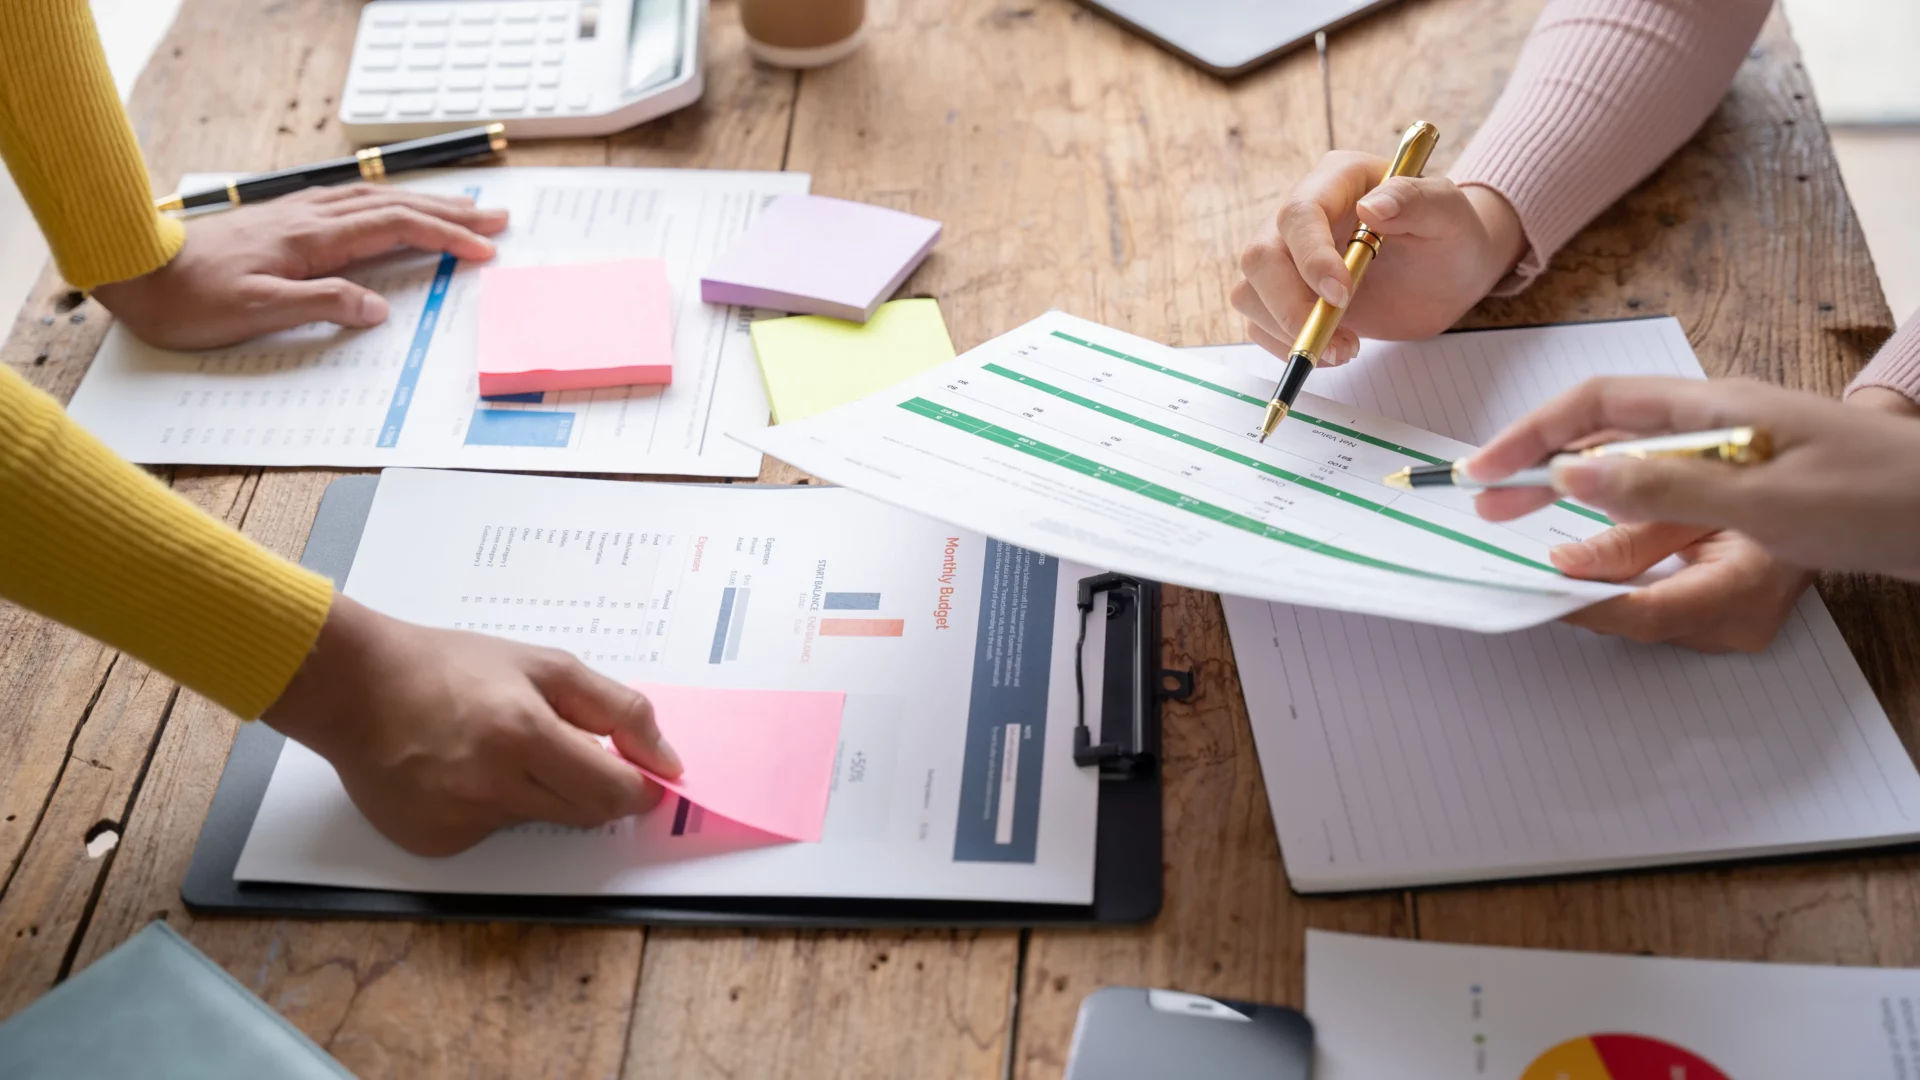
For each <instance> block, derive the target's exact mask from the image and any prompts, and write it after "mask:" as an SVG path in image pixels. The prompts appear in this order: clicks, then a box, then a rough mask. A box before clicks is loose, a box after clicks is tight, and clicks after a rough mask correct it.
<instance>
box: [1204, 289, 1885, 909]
mask: <svg viewBox="0 0 1920 1080" xmlns="http://www.w3.org/2000/svg"><path fill="white" fill-rule="evenodd" d="M1206 351H1207V352H1208V353H1210V354H1212V358H1213V359H1215V360H1219V361H1225V362H1229V363H1234V364H1236V365H1241V366H1245V367H1248V368H1251V369H1255V370H1260V371H1262V372H1263V373H1264V372H1265V371H1267V369H1268V368H1269V367H1271V368H1272V369H1273V370H1274V371H1275V372H1277V370H1278V366H1277V365H1278V361H1275V360H1273V358H1271V357H1270V356H1268V355H1267V354H1266V353H1264V352H1261V351H1260V350H1258V349H1255V348H1253V347H1251V346H1244V347H1228V348H1223V349H1208V350H1206ZM1608 374H1663V375H1679V376H1689V377H1693V378H1699V377H1701V376H1702V372H1701V369H1700V365H1699V361H1698V360H1697V359H1695V357H1694V355H1693V352H1692V349H1691V348H1689V347H1688V345H1687V341H1686V337H1685V335H1684V334H1683V333H1682V332H1681V330H1680V327H1679V324H1678V323H1677V322H1675V321H1674V320H1672V319H1645V320H1634V321H1628V322H1610V323H1586V324H1576V325H1569V326H1556V327H1541V328H1530V329H1521V330H1491V331H1477V332H1469V333H1457V334H1446V335H1443V336H1441V337H1440V338H1437V339H1434V340H1431V341H1425V342H1407V343H1387V342H1373V341H1369V342H1366V343H1365V346H1364V347H1363V350H1362V355H1361V358H1360V359H1359V360H1357V361H1355V362H1354V363H1353V364H1350V365H1348V366H1346V367H1344V368H1338V369H1330V370H1328V371H1323V372H1317V373H1316V374H1315V375H1314V376H1313V382H1312V388H1313V391H1314V392H1315V393H1317V394H1322V395H1325V396H1328V397H1333V398H1336V399H1338V400H1341V401H1345V402H1348V403H1351V404H1353V405H1356V406H1359V407H1361V408H1366V409H1371V410H1373V411H1376V412H1379V413H1383V414H1385V415H1387V416H1391V417H1394V418H1397V419H1400V420H1404V421H1406V422H1407V423H1410V424H1416V425H1418V426H1420V427H1424V428H1428V429H1430V430H1432V431H1436V432H1439V433H1441V434H1444V435H1450V436H1452V437H1453V438H1456V439H1460V440H1462V441H1466V442H1473V443H1481V442H1485V441H1486V440H1487V439H1488V438H1490V437H1491V436H1492V435H1493V434H1494V433H1495V432H1497V431H1498V430H1499V429H1500V428H1501V427H1503V426H1505V425H1506V424H1507V423H1509V422H1511V421H1512V420H1514V419H1516V418H1518V417H1519V416H1520V415H1522V414H1524V413H1525V412H1526V411H1527V410H1528V409H1530V408H1532V407H1533V406H1534V405H1536V404H1538V403H1540V402H1543V401H1545V400H1546V399H1547V398H1549V397H1551V396H1552V395H1553V394H1556V393H1558V392H1560V391H1561V390H1564V389H1567V388H1569V387H1572V386H1574V385H1576V384H1578V383H1579V382H1580V381H1581V380H1583V379H1586V378H1589V377H1592V376H1595V375H1608ZM1225 606H1226V616H1227V626H1228V630H1229V633H1230V634H1231V636H1232V639H1233V650H1234V658H1235V660H1236V662H1237V664H1238V666H1239V670H1240V678H1241V682H1242V685H1243V687H1244V689H1245V692H1246V698H1247V707H1248V712H1249V715H1250V717H1251V719H1252V723H1253V733H1254V740H1255V743H1256V745H1257V747H1258V750H1259V754H1260V767H1261V771H1262V773H1263V775H1264V777H1265V779H1266V786H1267V797H1268V800H1269V802H1270V804H1271V806H1272V809H1273V817H1274V824H1275V828H1276V831H1277V832H1278V833H1279V836H1280V845H1281V849H1282V853H1283V855H1284V857H1285V861H1286V866H1287V873H1288V876H1289V878H1290V879H1291V880H1292V882H1293V885H1294V887H1295V888H1297V889H1299V890H1300V891H1302V892H1323V891H1340V890H1348V889H1365V888H1383V887H1393V886H1404V885H1417V884H1436V883H1443V882H1455V881H1474V880H1485V879H1497V878H1509V877H1527V876H1536V875H1544V874H1559V873H1572V872H1579V871H1591V870H1602V869H1611V868H1619V867H1630V866H1652V865H1659V864H1664V863H1679V862H1695V861H1709V860H1717V859H1733V858H1748V857H1753V856H1759V855H1768V854H1781V853H1787V852H1794V851H1807V850H1817V849H1825V848H1845V847H1858V846H1867V845H1872V844H1881V843H1896V842H1901V841H1907V840H1913V839H1916V838H1920V773H1916V771H1915V769H1914V766H1913V763H1912V761H1911V760H1910V759H1909V758H1908V756H1907V753H1906V751H1905V749H1904V748H1903V747H1902V746H1901V744H1900V740H1899V739H1898V737H1897V736H1896V735H1895V734H1894V731H1893V727H1892V725H1891V724H1890V723H1889V722H1888V720H1887V717H1886V713H1885V712H1884V711H1882V709H1881V708H1880V705H1879V703H1878V702H1877V701H1876V700H1875V699H1874V696H1873V691H1872V690H1871V689H1870V688H1869V687H1868V685H1867V682H1866V679H1865V677H1864V676H1863V675H1862V674H1861V672H1860V667H1859V665H1858V664H1857V663H1855V661H1854V659H1853V655H1852V653H1850V652H1849V651H1848V649H1847V646H1846V643H1845V642H1844V641H1843V640H1842V639H1841V637H1840V633H1839V630H1838V629H1837V628H1836V627H1835V625H1834V622H1833V618H1832V616H1831V615H1829V614H1828V612H1827V609H1826V606H1825V604H1824V603H1822V602H1821V600H1820V597H1819V596H1818V595H1817V594H1815V593H1812V592H1809V593H1807V594H1806V596H1804V597H1803V598H1802V599H1801V601H1800V604H1799V607H1798V608H1797V609H1796V610H1795V612H1794V614H1793V616H1792V617H1791V618H1790V619H1789V621H1788V623H1787V625H1786V627H1785V629H1783V630H1782V632H1781V634H1780V636H1779V637H1778V638H1777V639H1776V640H1775V642H1774V644H1773V646H1772V647H1771V648H1770V649H1769V650H1768V651H1767V652H1766V653H1764V654H1762V655H1760V656H1745V655H1728V656H1708V655H1705V654H1702V653H1696V652H1692V651H1688V650H1684V649H1677V648H1670V647H1664V646H1644V645H1636V644H1634V643H1631V642H1627V641H1623V640H1621V639H1618V638H1607V637H1602V636H1600V635H1597V634H1592V633H1589V632H1587V631H1584V630H1577V629H1573V628H1571V627H1567V626H1563V625H1559V624H1553V625H1548V626H1543V627H1538V628H1535V629H1533V630H1528V631H1523V632H1520V633H1515V634H1506V635H1494V636H1488V635H1481V634H1474V633H1467V632H1460V631H1449V630H1442V629H1435V628H1432V627H1427V626H1416V625H1413V624H1409V623H1401V622H1395V621H1392V620H1388V619H1377V618H1367V617H1362V616H1352V615H1344V614H1340V613H1336V612H1329V611H1321V610H1315V609H1309V608H1299V607H1293V606H1290V605H1286V604H1269V603H1266V602H1263V601H1257V600H1246V599H1242V598H1238V597H1227V598H1225Z"/></svg>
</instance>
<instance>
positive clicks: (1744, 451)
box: [1380, 427, 1773, 491]
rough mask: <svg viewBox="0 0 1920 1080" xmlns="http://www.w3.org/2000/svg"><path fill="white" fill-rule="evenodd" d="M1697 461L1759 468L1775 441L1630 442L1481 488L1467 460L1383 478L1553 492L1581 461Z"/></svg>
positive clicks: (1738, 433)
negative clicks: (1568, 465) (1558, 478)
mask: <svg viewBox="0 0 1920 1080" xmlns="http://www.w3.org/2000/svg"><path fill="white" fill-rule="evenodd" d="M1583 457H1584V458H1595V457H1631V458H1699V459H1701V460H1702V461H1719V462H1724V463H1726V464H1728V465H1758V464H1759V463H1761V462H1763V461H1766V460H1767V459H1769V458H1771V457H1773V439H1772V437H1771V436H1769V435H1768V434H1767V429H1766V428H1761V427H1734V428H1717V429H1715V430H1713V431H1692V432H1687V433H1686V434H1683V435H1656V436H1654V437H1652V438H1650V439H1629V440H1627V441H1626V442H1616V443H1606V444H1604V445H1601V446H1590V447H1588V448H1587V449H1585V450H1575V451H1572V452H1569V453H1565V454H1556V455H1554V458H1553V461H1550V462H1548V463H1547V464H1545V465H1536V466H1534V467H1533V468H1531V469H1521V470H1520V471H1519V472H1517V473H1514V474H1513V475H1512V476H1509V477H1505V478H1504V479H1500V480H1493V481H1489V482H1487V483H1480V482H1479V481H1477V480H1474V479H1473V478H1472V477H1470V476H1468V475H1467V470H1466V459H1465V458H1462V459H1460V460H1459V461H1455V462H1452V463H1448V462H1441V463H1440V464H1438V465H1415V466H1412V467H1411V468H1406V469H1401V470H1400V471H1399V472H1397V473H1393V474H1392V475H1389V476H1386V477H1383V478H1382V479H1381V481H1380V482H1381V483H1383V484H1385V485H1387V486H1388V487H1396V488H1402V489H1404V490H1409V491H1410V490H1412V489H1414V488H1417V487H1456V488H1467V489H1470V490H1475V491H1481V490H1485V489H1487V488H1510V487H1544V488H1550V487H1552V486H1553V465H1554V462H1558V461H1573V460H1576V459H1579V458H1583Z"/></svg>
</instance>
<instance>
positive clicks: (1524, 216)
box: [1450, 0, 1772, 294]
mask: <svg viewBox="0 0 1920 1080" xmlns="http://www.w3.org/2000/svg"><path fill="white" fill-rule="evenodd" d="M1770 7H1772V3H1771V0H1552V2H1551V3H1549V4H1548V5H1547V8H1546V10H1545V11H1544V12H1542V13H1541V15H1540V21H1539V22H1538V23H1536V24H1535V25H1534V28H1533V34H1532V36H1530V37H1528V38H1527V43H1526V45H1525V46H1524V47H1523V48H1522V49H1521V51H1520V59H1519V62H1518V63H1517V64H1516V65H1515V67H1514V71H1513V77H1512V78H1511V79H1509V80H1508V81H1507V87H1506V89H1505V90H1504V91H1502V93H1501V94H1500V100H1499V101H1498V102H1497V103H1495V105H1494V107H1493V112H1492V114H1491V115H1489V116H1488V117H1487V122H1486V123H1485V124H1484V125H1482V126H1481V128H1480V130H1479V131H1478V132H1477V133H1476V134H1475V135H1474V137H1473V140H1472V141H1471V142H1469V143H1468V144H1467V148H1466V150H1465V152H1463V153H1462V154H1461V155H1460V159H1459V161H1457V162H1456V163H1455V164H1454V166H1453V169H1452V170H1451V173H1450V175H1451V176H1452V177H1453V179H1454V181H1455V182H1456V183H1459V184H1463V185H1464V184H1479V185H1482V186H1484V187H1488V188H1492V189H1493V190H1494V191H1497V192H1499V193H1500V194H1501V195H1502V196H1504V197H1505V198H1506V200H1507V201H1508V202H1509V203H1511V204H1513V208H1514V210H1515V211H1517V212H1518V213H1519V215H1520V225H1521V228H1522V229H1523V230H1525V232H1526V238H1527V251H1526V254H1525V255H1523V256H1522V257H1521V259H1520V264H1519V265H1518V266H1516V267H1515V268H1514V271H1513V273H1511V274H1509V275H1508V276H1507V278H1506V280H1504V281H1502V282H1501V283H1500V284H1499V285H1498V286H1497V287H1496V288H1495V289H1494V292H1495V293H1496V294H1508V293H1515V292H1518V291H1520V290H1521V289H1523V288H1525V287H1526V285H1527V283H1528V282H1530V281H1532V280H1533V279H1534V277H1536V276H1537V275H1539V273H1540V272H1541V271H1542V270H1544V269H1546V266H1547V260H1548V259H1550V258H1552V257H1553V253H1554V252H1555V251H1556V250H1558V249H1559V247H1560V245H1561V244H1564V243H1566V242H1567V240H1569V239H1570V238H1572V236H1573V234H1574V233H1576V232H1578V231H1580V229H1581V227H1582V226H1584V225H1585V224H1586V223H1587V222H1589V221H1591V220H1593V218H1594V216H1595V215H1597V214H1599V213H1600V211H1602V210H1604V209H1606V208H1607V206H1608V205H1610V204H1611V203H1612V202H1613V201H1614V200H1615V199H1618V198H1619V197H1620V196H1622V195H1624V194H1626V193H1627V190H1628V189H1629V188H1631V187H1633V185H1635V184H1637V183H1639V182H1640V181H1641V179H1643V178H1644V177H1646V175H1647V174H1648V173H1651V172H1652V171H1653V170H1654V168H1655V167H1657V166H1658V165H1659V164H1660V163H1661V162H1662V161H1665V160H1666V159H1667V156H1668V155H1670V154H1672V153H1673V152H1674V151H1675V150H1677V149H1679V148H1680V144H1681V143H1683V142H1686V141H1687V138H1688V137H1689V136H1691V135H1692V134H1693V133H1694V131H1696V130H1697V129H1698V128H1699V127H1700V124H1701V122H1702V121H1704V120H1705V119H1706V118H1707V116H1708V115H1709V114H1711V113H1712V112H1713V110H1714V107H1715V106H1716V105H1718V104H1719V102H1720V99H1721V97H1723V96H1724V95H1725V94H1726V92H1727V87H1728V86H1729V85H1731V84H1732V82H1733V76H1734V73H1735V72H1736V71H1737V70H1738V69H1739V67H1740V61H1741V60H1742V59H1743V58H1745V56H1746V55H1747V49H1748V48H1749V47H1750V46H1751V45H1752V44H1753V40H1754V38H1755V37H1757V36H1758V35H1759V33H1760V25H1761V23H1762V22H1764V21H1765V20H1766V17H1767V10H1768V9H1769V8H1770Z"/></svg>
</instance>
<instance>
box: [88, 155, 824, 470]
mask: <svg viewBox="0 0 1920 1080" xmlns="http://www.w3.org/2000/svg"><path fill="white" fill-rule="evenodd" d="M218 179H221V178H219V177H211V176H201V177H193V176H190V177H188V178H187V179H186V180H185V181H183V183H188V184H192V183H197V182H200V181H203V180H218ZM398 183H399V185H400V186H404V187H408V188H413V189H417V190H425V191H435V192H447V193H463V194H466V195H468V196H470V197H472V198H474V199H475V200H476V201H477V202H479V203H480V204H481V205H483V206H497V207H504V208H506V209H507V211H508V214H509V226H508V229H507V231H506V232H505V233H503V234H501V235H500V236H499V237H498V238H497V249H498V253H497V254H496V256H495V257H494V259H493V261H492V262H493V264H497V265H502V266H518V265H552V264H563V263H564V264H574V263H591V262H600V261H607V260H612V259H624V258H632V257H635V256H649V257H659V258H662V259H664V260H666V262H667V265H668V273H669V281H670V288H671V290H672V293H673V327H674V329H673V352H674V367H675V373H674V379H673V381H672V383H671V384H669V385H666V386H619V387H607V388H602V389H596V390H570V391H559V392H549V393H545V394H515V395H508V396H504V397H496V398H481V397H479V379H478V341H479V338H478V322H479V319H478V303H479V295H480V290H479V287H478V286H479V270H480V268H481V267H480V264H469V263H464V262H460V261H459V260H456V259H454V258H453V257H452V256H451V255H432V254H412V255H397V256H394V257H392V258H388V259H383V260H378V261H375V262H373V263H370V264H367V265H366V266H365V267H364V268H359V269H354V270H350V271H349V273H348V276H349V277H352V278H354V279H355V280H358V281H359V282H360V283H361V284H364V285H366V286H368V287H369V288H372V289H374V290H375V291H376V292H379V293H380V294H381V295H382V296H384V297H385V298H386V299H387V302H388V305H389V309H390V315H389V317H388V319H387V321H386V322H385V323H383V324H381V325H379V326H375V327H370V328H367V329H364V330H343V329H341V328H339V327H336V326H333V325H332V324H330V323H315V324H310V325H307V326H303V327H299V328H296V329H294V330H290V331H286V332H284V333H280V334H274V335H271V336H268V337H265V338H261V339H259V340H257V341H253V342H249V343H246V344H242V345H236V346H232V347H230V348H225V349H213V350H209V351H205V352H193V353H186V352H172V351H169V350H165V349H157V348H154V347H152V346H149V345H146V344H144V343H142V342H140V341H139V340H138V339H136V338H134V337H133V336H132V335H131V334H129V333H127V332H126V331H125V329H124V328H123V327H121V326H119V325H117V324H116V325H115V326H114V327H113V328H112V329H111V330H109V331H108V334H107V338H106V340H105V342H104V343H103V344H102V345H101V348H100V352H99V355H98V357H97V358H96V359H95V360H94V363H93V365H92V367H90V368H89V369H88V371H87V374H86V376H85V378H84V379H83V380H82V382H81V385H80V387H79V389H78V390H77V391H76V392H75V393H74V397H73V402H72V404H71V405H70V406H69V412H70V413H71V414H72V416H73V417H74V419H76V420H78V421H79V422H80V423H81V424H82V425H83V426H85V427H86V428H87V429H88V430H90V431H92V432H93V433H94V434H95V435H97V436H99V437H100V438H101V439H102V440H103V441H105V442H106V443H107V445H108V446H110V447H112V448H113V449H114V451H115V452H117V453H119V454H121V455H122V456H124V457H126V458H129V459H130V460H133V461H137V462H141V463H144V464H203V465H283V466H292V465H324V466H339V467H349V468H377V467H384V466H411V467H429V468H456V467H457V468H470V469H508V470H566V471H581V472H608V473H659V474H672V475H687V476H729V477H751V476H756V475H758V474H759V470H760V455H759V453H758V452H757V451H755V450H752V449H751V448H749V447H746V446H743V445H741V444H740V443H738V442H736V441H735V440H733V439H731V438H728V437H727V433H728V432H730V431H734V430H750V429H752V428H755V427H761V426H764V425H765V424H766V422H767V399H766V391H765V389H764V386H763V384H762V382H761V379H760V371H759V365H758V363H757V362H756V360H755V358H754V353H753V343H752V339H751V338H750V337H749V335H748V331H747V326H748V324H749V323H750V322H751V321H752V320H753V318H754V317H755V316H756V313H755V312H753V311H750V310H747V309H742V308H732V307H727V306H724V305H717V304H705V303H703V302H701V299H700V283H699V274H700V272H701V270H702V269H703V268H704V267H705V266H706V265H707V264H708V263H710V262H711V261H712V260H713V259H714V258H716V257H717V256H718V255H719V254H720V253H721V252H723V251H725V250H726V249H727V247H728V245H730V244H731V243H732V241H733V238H734V237H735V236H736V235H738V234H739V232H740V231H741V230H743V229H744V228H745V227H746V226H747V224H748V223H749V222H751V221H752V219H753V217H754V215H755V214H756V213H757V212H758V208H759V206H760V205H761V204H762V203H763V202H764V201H765V200H766V199H767V198H768V197H770V196H772V195H774V194H779V193H786V192H804V191H806V189H807V178H806V176H805V175H802V174H793V173H744V172H718V171H707V170H671V169H590V168H580V169H510V168H509V169H481V170H452V171H447V172H441V173H433V172H422V173H419V174H410V175H409V176H408V177H407V178H406V179H404V180H401V181H399V182H398ZM576 317H577V316H576Z"/></svg>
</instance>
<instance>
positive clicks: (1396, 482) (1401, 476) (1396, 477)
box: [1380, 469, 1413, 491]
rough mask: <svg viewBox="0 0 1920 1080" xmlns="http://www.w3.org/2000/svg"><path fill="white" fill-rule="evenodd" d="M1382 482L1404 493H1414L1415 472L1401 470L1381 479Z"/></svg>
mask: <svg viewBox="0 0 1920 1080" xmlns="http://www.w3.org/2000/svg"><path fill="white" fill-rule="evenodd" d="M1380 482H1381V483H1383V484H1385V485H1387V486H1388V487H1390V488H1399V489H1400V490H1402V491H1412V490H1413V470H1412V469H1401V470H1400V471H1399V472H1394V473H1388V474H1387V475H1385V476H1383V477H1381V478H1380Z"/></svg>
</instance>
